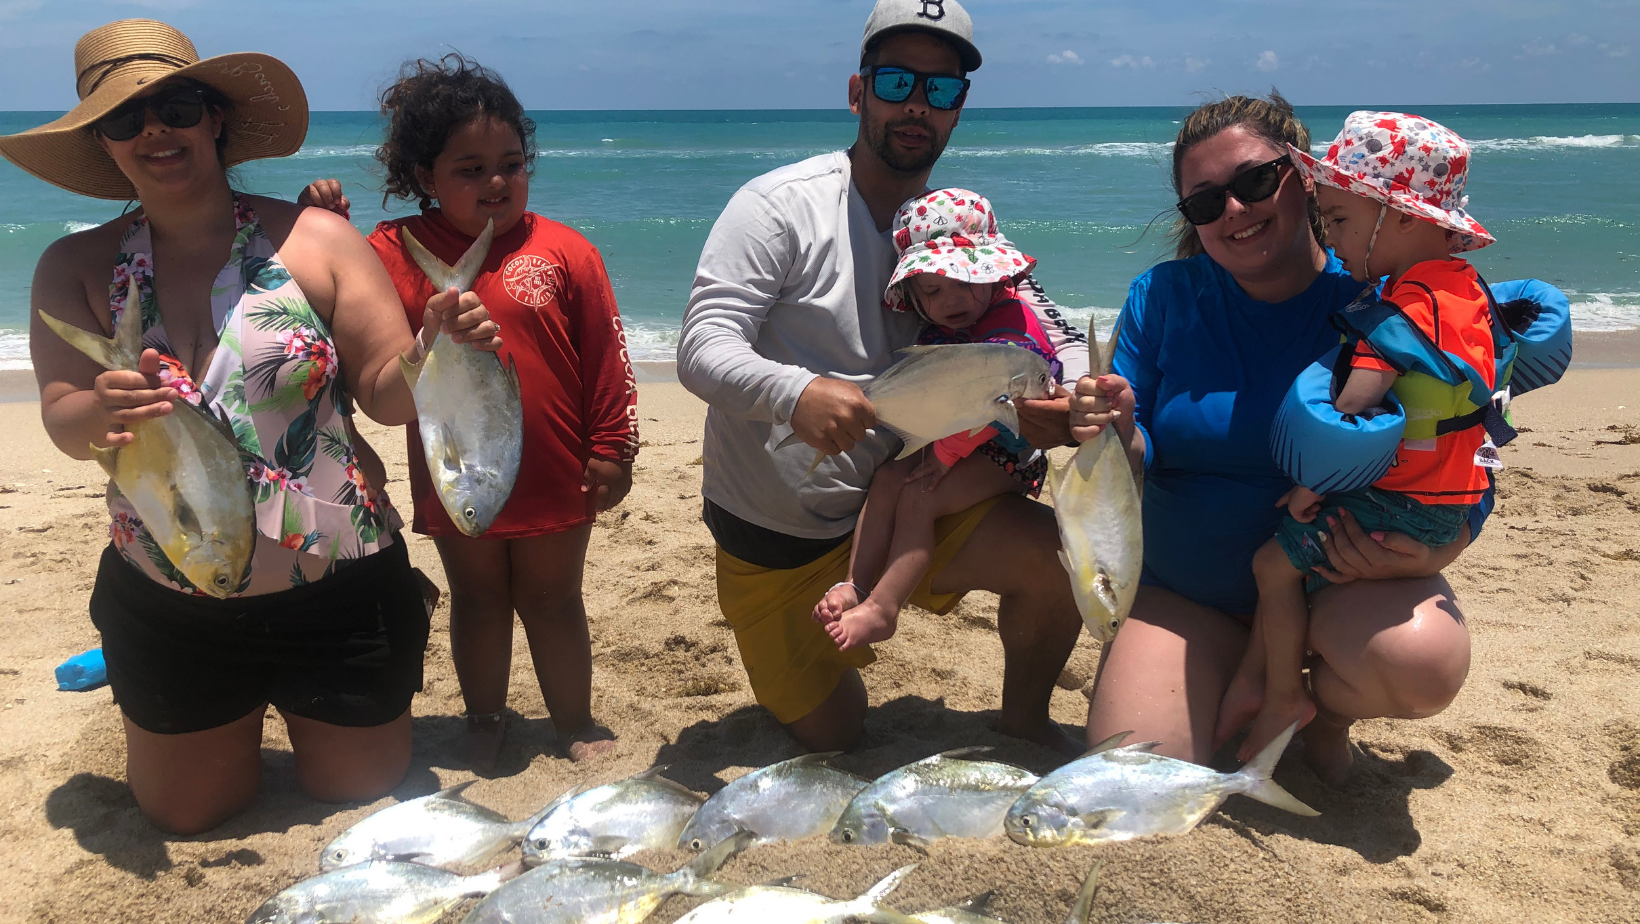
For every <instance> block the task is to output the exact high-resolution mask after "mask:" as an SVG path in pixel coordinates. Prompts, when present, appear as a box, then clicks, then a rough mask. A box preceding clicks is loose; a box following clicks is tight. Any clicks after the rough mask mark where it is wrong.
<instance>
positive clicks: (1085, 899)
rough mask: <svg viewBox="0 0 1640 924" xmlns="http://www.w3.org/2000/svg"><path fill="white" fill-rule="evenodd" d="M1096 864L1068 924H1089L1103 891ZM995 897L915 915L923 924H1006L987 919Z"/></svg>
mask: <svg viewBox="0 0 1640 924" xmlns="http://www.w3.org/2000/svg"><path fill="white" fill-rule="evenodd" d="M1101 865H1103V864H1095V865H1094V867H1093V869H1092V870H1091V871H1090V872H1089V873H1088V878H1087V879H1085V880H1083V881H1082V889H1081V891H1079V892H1078V893H1077V895H1076V900H1075V901H1073V902H1071V910H1070V915H1069V917H1067V918H1065V924H1088V914H1089V911H1090V910H1091V909H1092V907H1093V893H1094V892H1097V891H1098V890H1099V867H1100V866H1101ZM993 894H995V893H992V892H984V893H981V894H979V895H976V896H974V897H973V898H970V899H968V900H966V901H963V902H959V903H957V904H956V905H954V906H952V907H950V908H941V909H939V910H938V911H924V912H923V913H922V914H918V915H913V917H915V918H916V919H917V920H919V921H921V922H923V924H1003V922H1001V921H999V920H998V919H996V918H992V917H987V916H986V912H987V911H989V910H990V904H991V897H992V895H993Z"/></svg>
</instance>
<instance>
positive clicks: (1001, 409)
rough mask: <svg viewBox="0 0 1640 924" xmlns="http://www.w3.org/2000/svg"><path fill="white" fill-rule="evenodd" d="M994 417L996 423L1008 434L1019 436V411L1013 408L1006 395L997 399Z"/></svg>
mask: <svg viewBox="0 0 1640 924" xmlns="http://www.w3.org/2000/svg"><path fill="white" fill-rule="evenodd" d="M996 415H997V418H996V419H997V423H1000V424H1002V425H1003V426H1004V427H1007V428H1008V432H1009V433H1012V434H1013V435H1015V436H1018V435H1019V409H1018V408H1015V407H1014V403H1013V402H1012V401H1010V400H1008V396H1007V395H1003V396H1002V397H1000V398H998V399H997V407H996Z"/></svg>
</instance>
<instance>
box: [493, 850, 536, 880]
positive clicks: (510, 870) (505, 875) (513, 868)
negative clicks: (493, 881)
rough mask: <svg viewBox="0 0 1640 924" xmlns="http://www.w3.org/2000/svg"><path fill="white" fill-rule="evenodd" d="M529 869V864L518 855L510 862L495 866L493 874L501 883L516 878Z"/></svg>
mask: <svg viewBox="0 0 1640 924" xmlns="http://www.w3.org/2000/svg"><path fill="white" fill-rule="evenodd" d="M529 871H530V865H529V864H528V863H526V862H524V858H523V857H519V858H518V859H516V860H513V861H512V862H510V863H507V864H504V865H502V866H498V867H496V868H495V875H496V878H498V879H500V880H501V882H502V883H503V884H506V883H508V882H511V881H512V880H514V879H517V878H518V877H519V876H522V875H524V874H525V873H527V872H529Z"/></svg>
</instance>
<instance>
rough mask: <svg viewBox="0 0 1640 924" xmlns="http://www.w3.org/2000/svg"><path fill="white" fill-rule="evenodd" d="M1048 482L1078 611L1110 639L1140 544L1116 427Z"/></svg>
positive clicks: (1133, 490) (1131, 593)
mask: <svg viewBox="0 0 1640 924" xmlns="http://www.w3.org/2000/svg"><path fill="white" fill-rule="evenodd" d="M1120 323H1121V322H1120V321H1118V322H1117V324H1118V328H1117V329H1118V330H1120ZM1094 348H1095V349H1097V348H1098V347H1097V344H1095V347H1094ZM1115 352H1116V340H1115V338H1114V337H1113V338H1112V339H1111V342H1110V347H1109V350H1108V351H1107V352H1106V354H1105V356H1106V359H1105V361H1104V362H1103V364H1102V374H1103V373H1108V372H1110V357H1111V356H1113V355H1114V354H1115ZM1048 484H1049V486H1050V487H1051V488H1052V490H1053V514H1054V520H1055V521H1057V522H1058V524H1059V545H1060V550H1059V561H1060V563H1061V564H1063V565H1064V566H1065V570H1066V572H1068V573H1069V574H1070V579H1071V593H1072V594H1073V595H1074V596H1075V597H1076V609H1077V611H1078V612H1080V613H1081V614H1082V622H1083V623H1085V624H1086V625H1087V627H1088V631H1089V632H1092V633H1093V637H1094V638H1096V639H1099V640H1100V641H1102V642H1108V641H1110V640H1111V639H1113V638H1115V637H1116V632H1117V630H1119V629H1121V628H1122V623H1123V622H1126V621H1127V617H1128V611H1129V610H1131V609H1133V598H1134V597H1135V596H1137V595H1138V593H1139V573H1140V571H1141V570H1142V565H1143V562H1144V550H1145V549H1144V535H1143V529H1142V525H1141V523H1142V521H1141V519H1140V515H1139V487H1138V485H1137V483H1136V482H1135V481H1134V476H1133V466H1132V465H1130V464H1129V463H1128V456H1127V450H1126V449H1124V448H1123V447H1122V443H1121V440H1119V439H1118V438H1117V436H1116V428H1115V427H1114V426H1107V427H1105V428H1104V429H1103V430H1101V431H1099V435H1098V436H1096V437H1094V438H1093V439H1091V440H1088V441H1087V442H1085V443H1083V444H1082V445H1080V446H1078V447H1077V448H1076V455H1075V456H1073V457H1072V458H1071V460H1070V462H1069V463H1067V464H1066V465H1065V466H1064V467H1063V468H1060V469H1056V470H1050V471H1049V472H1048Z"/></svg>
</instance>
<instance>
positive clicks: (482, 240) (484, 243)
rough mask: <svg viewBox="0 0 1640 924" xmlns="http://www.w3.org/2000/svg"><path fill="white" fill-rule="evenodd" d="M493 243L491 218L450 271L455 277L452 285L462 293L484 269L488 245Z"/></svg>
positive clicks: (493, 226) (469, 287) (487, 255)
mask: <svg viewBox="0 0 1640 924" xmlns="http://www.w3.org/2000/svg"><path fill="white" fill-rule="evenodd" d="M494 241H495V219H494V218H492V219H490V220H489V221H488V222H485V224H484V230H483V231H481V232H479V235H478V237H476V238H474V239H473V243H472V245H471V246H469V247H468V248H467V252H466V253H464V254H462V255H461V259H460V260H458V261H456V265H455V267H454V268H453V269H452V270H451V273H452V274H453V275H454V276H455V279H453V280H452V284H453V285H455V286H456V287H457V288H459V289H461V291H463V292H466V291H467V290H469V289H471V288H472V287H473V283H474V282H475V281H477V279H478V274H479V272H480V271H481V270H483V269H484V261H485V259H487V258H488V257H489V256H490V244H492V243H493V242H494Z"/></svg>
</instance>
